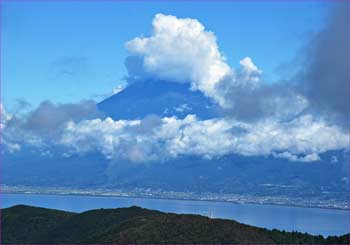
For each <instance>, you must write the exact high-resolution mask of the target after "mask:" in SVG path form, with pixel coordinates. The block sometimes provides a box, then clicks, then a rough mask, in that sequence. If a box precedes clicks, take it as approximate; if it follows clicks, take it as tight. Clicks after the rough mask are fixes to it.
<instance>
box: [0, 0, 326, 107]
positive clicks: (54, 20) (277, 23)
mask: <svg viewBox="0 0 350 245" xmlns="http://www.w3.org/2000/svg"><path fill="white" fill-rule="evenodd" d="M329 4H330V3H324V2H310V1H305V2H280V3H278V2H261V3H256V2H250V1H248V2H246V3H243V2H220V3H211V2H204V3H203V2H202V3H194V2H192V3H191V2H153V3H149V2H147V3H146V2H131V3H125V2H124V3H123V2H117V1H116V2H100V3H98V2H76V1H75V2H68V1H65V2H61V3H59V2H43V1H41V2H23V1H19V2H15V1H10V2H2V21H1V83H2V84H1V85H2V91H1V92H2V100H3V103H4V106H5V108H8V109H9V110H11V109H14V108H15V107H16V100H17V99H24V100H26V101H28V102H30V103H32V104H33V105H37V104H38V103H40V102H41V101H43V100H51V101H53V102H76V101H79V100H82V99H89V98H93V99H96V100H100V99H101V96H98V95H103V94H108V93H109V92H111V90H112V89H113V88H114V87H116V86H117V85H118V84H119V83H121V82H122V81H123V77H124V75H126V69H125V67H124V59H125V57H126V56H127V55H128V53H127V51H126V49H125V48H124V44H125V42H127V41H129V40H131V39H133V38H134V37H137V36H142V35H144V36H147V35H149V34H150V31H151V22H152V19H153V17H154V15H155V14H157V13H164V14H171V15H175V16H177V17H179V18H187V17H188V18H194V19H198V20H199V21H200V22H201V23H202V24H203V25H204V26H205V27H206V29H207V30H210V31H213V32H214V33H215V35H216V37H217V39H218V44H219V48H220V51H221V52H222V53H223V54H224V55H225V56H226V57H227V62H228V64H230V65H231V66H233V67H235V66H237V64H238V62H239V60H241V59H242V58H244V57H245V56H250V57H252V58H253V60H254V63H255V64H257V65H258V66H259V68H261V69H262V70H263V71H264V78H265V80H267V81H273V80H276V79H279V78H283V76H282V74H285V72H284V73H282V74H281V69H278V68H279V67H281V65H283V64H285V63H287V62H289V61H291V60H292V59H293V58H294V57H295V54H296V52H297V51H298V49H300V48H301V46H302V44H303V43H304V41H305V39H306V38H307V37H308V36H309V35H310V33H312V32H315V31H318V30H319V29H321V28H322V27H323V26H324V24H325V23H324V22H325V17H326V16H327V13H328V8H329V6H328V5H329Z"/></svg>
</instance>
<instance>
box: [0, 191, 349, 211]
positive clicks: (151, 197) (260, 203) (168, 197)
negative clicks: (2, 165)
mask: <svg viewBox="0 0 350 245" xmlns="http://www.w3.org/2000/svg"><path fill="white" fill-rule="evenodd" d="M2 194H7V195H11V194H20V195H38V196H40V195H41V196H45V195H53V196H82V197H107V198H108V197H113V198H136V199H153V200H169V201H172V200H174V201H198V202H216V203H232V204H237V205H264V206H282V207H291V208H310V209H326V210H341V211H349V212H350V208H345V207H344V208H342V207H327V206H307V205H300V204H288V203H273V202H238V201H231V200H213V199H200V198H179V197H171V196H166V197H165V196H164V197H162V196H152V195H135V194H134V195H128V194H125V193H122V194H103V193H87V192H84V193H77V192H59V191H58V192H40V191H4V190H1V191H0V197H1V195H2Z"/></svg>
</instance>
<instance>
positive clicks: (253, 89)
mask: <svg viewBox="0 0 350 245" xmlns="http://www.w3.org/2000/svg"><path fill="white" fill-rule="evenodd" d="M152 25H153V32H152V35H151V36H150V37H138V38H135V39H133V40H131V41H129V42H127V43H126V47H127V49H128V51H129V52H130V54H131V56H129V57H127V59H126V62H125V64H126V66H127V68H128V71H129V80H131V81H134V80H150V79H158V80H162V81H168V82H179V83H184V82H189V83H190V84H191V88H192V89H195V90H200V91H201V92H203V93H204V94H205V95H206V96H208V97H210V98H212V99H213V100H214V101H216V102H217V103H218V104H219V105H220V106H221V107H222V108H224V109H225V111H226V112H227V113H228V115H229V116H233V117H235V118H237V119H240V120H257V119H260V118H263V117H267V116H277V117H279V118H282V117H287V118H289V117H291V116H295V115H297V114H299V113H300V112H301V111H302V110H304V109H305V108H306V107H307V105H308V104H307V101H306V100H305V99H304V98H303V96H302V95H300V94H297V93H296V91H294V90H293V89H292V88H291V87H289V86H287V85H282V84H280V83H278V84H273V85H268V84H264V83H262V81H261V74H262V71H261V70H260V69H259V68H258V67H257V66H256V65H255V64H254V62H253V61H252V59H251V58H250V57H245V58H243V59H242V60H240V62H239V64H240V67H239V68H237V69H233V68H231V67H229V65H228V64H227V63H226V61H225V58H224V57H223V55H222V54H221V53H220V51H219V48H218V45H217V42H216V37H215V35H214V33H213V32H210V31H207V30H205V28H204V26H203V25H202V24H201V23H200V22H199V21H198V20H196V19H188V18H187V19H181V18H177V17H175V16H171V15H163V14H157V15H156V16H155V17H154V20H153V23H152ZM285 105H288V108H289V109H288V110H285V108H286V107H285ZM286 111H288V112H286Z"/></svg>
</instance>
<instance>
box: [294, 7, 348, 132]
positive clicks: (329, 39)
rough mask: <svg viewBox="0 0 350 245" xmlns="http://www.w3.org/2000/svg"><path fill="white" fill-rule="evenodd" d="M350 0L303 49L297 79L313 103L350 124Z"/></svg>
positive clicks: (333, 14) (331, 15)
mask: <svg viewBox="0 0 350 245" xmlns="http://www.w3.org/2000/svg"><path fill="white" fill-rule="evenodd" d="M349 53H350V2H349V1H340V2H338V3H336V4H335V7H334V9H333V12H332V13H331V14H330V16H329V20H328V23H327V25H326V26H325V27H324V29H323V30H322V31H320V32H318V33H317V34H316V35H314V36H313V37H312V38H311V39H310V40H309V41H308V42H307V44H306V47H305V48H304V49H303V50H302V54H300V55H299V56H298V57H303V62H302V68H301V70H300V71H299V73H298V75H297V77H296V79H297V80H298V81H299V88H300V91H301V92H302V93H303V94H304V95H305V96H306V97H307V98H308V100H309V101H310V103H311V105H312V106H313V107H315V108H317V109H319V110H320V111H321V112H325V114H327V115H328V116H329V115H333V114H336V116H338V117H340V119H341V121H343V123H345V124H346V125H347V127H349V126H350V99H349V98H350V63H349V60H348V56H347V54H349Z"/></svg>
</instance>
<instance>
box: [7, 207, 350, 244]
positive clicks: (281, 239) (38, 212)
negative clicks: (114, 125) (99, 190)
mask: <svg viewBox="0 0 350 245" xmlns="http://www.w3.org/2000/svg"><path fill="white" fill-rule="evenodd" d="M1 219H2V226H1V232H2V234H1V237H2V243H12V244H14V243H17V244H19V243H22V244H23V243H27V244H28V243H31V244H38V243H66V244H68V243H70V244H86V243H90V244H93V243H94V244H96V243H123V244H135V243H139V244H140V243H142V244H143V243H148V244H150V243H181V244H185V243H186V244H189V243H231V244H232V243H245V244H247V243H260V244H261V243H265V244H271V243H308V244H310V243H317V244H325V243H328V244H341V243H342V244H349V240H350V235H349V234H347V235H344V236H339V237H328V238H323V237H322V236H312V235H309V234H305V233H299V232H284V231H278V230H272V231H271V230H267V229H263V228H258V227H254V226H249V225H245V224H240V223H238V222H235V221H232V220H225V219H209V218H207V217H204V216H200V215H189V214H186V215H184V214H181V215H180V214H172V213H163V212H158V211H153V210H148V209H143V208H140V207H135V206H133V207H129V208H118V209H98V210H90V211H87V212H83V213H71V212H64V211H58V210H53V209H46V208H39V207H31V206H25V205H18V206H14V207H11V208H6V209H2V210H1Z"/></svg>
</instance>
